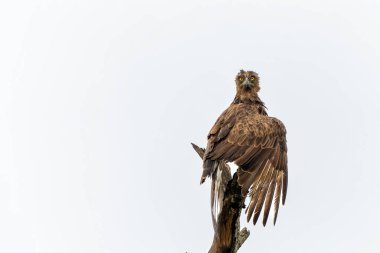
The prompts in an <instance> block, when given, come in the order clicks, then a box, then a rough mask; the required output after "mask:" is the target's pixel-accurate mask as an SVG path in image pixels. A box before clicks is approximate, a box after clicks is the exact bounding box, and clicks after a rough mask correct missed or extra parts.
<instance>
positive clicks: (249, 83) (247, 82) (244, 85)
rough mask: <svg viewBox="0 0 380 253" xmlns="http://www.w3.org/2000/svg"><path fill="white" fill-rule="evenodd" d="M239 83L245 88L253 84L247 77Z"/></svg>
mask: <svg viewBox="0 0 380 253" xmlns="http://www.w3.org/2000/svg"><path fill="white" fill-rule="evenodd" d="M241 85H242V86H243V87H244V88H246V89H249V88H251V87H252V86H253V84H252V83H251V82H249V81H248V79H245V80H244V82H243V83H242V84H241Z"/></svg>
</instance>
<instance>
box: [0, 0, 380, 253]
mask: <svg viewBox="0 0 380 253" xmlns="http://www.w3.org/2000/svg"><path fill="white" fill-rule="evenodd" d="M379 12H380V4H379V2H378V1H375V0H374V1H370V0H362V1H343V0H342V1H338V0H335V1H331V0H328V1H327V0H326V1H320V0H318V1H316V0H315V1H302V0H288V1H283V0H281V1H273V0H265V1H252V0H250V1H248V0H247V1H236V0H235V1H204V0H192V1H186V2H185V1H174V0H172V1H153V0H152V1H68V0H64V1H2V2H1V4H0V29H1V30H0V31H1V33H0V36H1V38H0V154H1V156H0V252H4V253H35V252H36V253H37V252H38V253H61V252H62V253H68V252H70V253H98V252H104V253H118V252H123V253H124V252H127V253H134V252H143V253H144V252H162V253H171V252H173V253H183V252H185V251H188V252H190V253H198V252H206V251H207V250H208V248H209V246H210V244H211V241H212V234H213V233H212V226H211V218H210V211H209V190H210V189H209V182H207V183H206V184H205V185H203V186H202V187H200V186H199V178H200V173H201V160H200V159H199V158H198V157H197V155H196V154H195V152H194V151H193V150H192V148H191V146H190V142H195V143H197V144H199V145H201V146H204V145H205V143H206V135H207V132H208V130H209V129H210V127H211V126H212V124H213V123H214V122H215V120H216V118H217V116H218V115H219V114H220V113H221V112H222V111H223V110H224V109H225V108H226V107H227V106H228V105H229V103H230V102H231V101H232V99H233V96H234V82H233V80H234V76H235V74H236V73H237V72H238V71H239V70H240V69H241V68H244V69H252V70H255V71H257V72H258V73H259V74H260V76H261V81H262V90H261V93H260V94H261V98H262V100H263V101H264V102H265V103H266V105H267V106H268V108H269V113H270V115H273V116H276V117H278V118H280V119H281V120H282V121H283V122H284V123H285V125H286V126H287V128H288V147H289V191H288V198H287V203H286V205H285V207H283V208H281V209H280V213H279V217H278V223H277V225H276V226H275V227H273V225H272V223H270V224H269V225H267V227H266V228H262V225H261V224H260V225H259V226H256V227H253V226H252V225H251V224H249V228H250V230H251V231H252V235H251V237H250V238H249V240H248V241H247V243H246V244H245V245H244V246H243V248H242V249H241V251H240V252H241V253H248V252H291V253H296V252H300V253H304V252H308V253H313V252H315V253H320V252H324V253H328V252H331V253H335V252H345V253H349V252H355V253H356V252H380V218H379V212H380V203H379V202H380V186H379V182H380V162H379V156H380V147H379V142H380V133H379V131H380V118H379V115H380V113H379V111H380V102H379V96H380V88H379V86H380V74H379V68H380V49H379V45H380V32H379V31H380V18H379Z"/></svg>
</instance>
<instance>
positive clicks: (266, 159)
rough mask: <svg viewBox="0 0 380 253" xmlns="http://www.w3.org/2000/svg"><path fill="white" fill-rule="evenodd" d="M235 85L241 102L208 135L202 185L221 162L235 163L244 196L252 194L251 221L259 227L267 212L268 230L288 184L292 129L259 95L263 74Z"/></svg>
mask: <svg viewBox="0 0 380 253" xmlns="http://www.w3.org/2000/svg"><path fill="white" fill-rule="evenodd" d="M235 82H236V96H235V99H234V100H233V102H232V103H231V105H230V106H229V107H228V108H227V109H226V110H225V111H224V112H223V113H222V114H221V115H220V116H219V118H218V119H217V121H216V123H215V124H214V126H213V127H212V128H211V130H210V132H209V134H208V143H207V148H206V151H205V154H204V156H203V174H202V177H201V183H203V182H204V180H205V179H206V177H207V176H213V177H214V175H215V174H216V171H217V170H218V166H219V161H221V160H223V161H227V162H235V164H236V165H238V166H239V168H238V171H237V174H238V182H239V185H240V186H241V187H242V194H243V195H244V196H246V195H248V196H250V201H249V204H248V207H247V208H246V213H247V220H248V221H249V220H250V219H251V218H252V217H253V223H254V224H256V222H257V220H258V218H259V216H260V213H261V211H262V210H263V213H264V214H263V215H264V217H263V225H264V226H265V225H266V222H267V219H268V215H269V211H270V208H271V206H272V202H273V203H274V224H275V223H276V220H277V214H278V208H279V203H280V198H281V195H282V204H284V203H285V198H286V191H287V184H288V183H287V182H288V168H287V147H286V129H285V126H284V125H283V123H282V122H281V121H280V120H278V119H276V118H273V117H269V116H268V115H267V112H266V107H265V105H264V103H263V102H262V101H261V100H260V98H259V96H258V94H257V93H258V91H259V90H260V85H259V77H258V75H257V73H255V72H253V71H244V70H241V71H240V72H239V73H238V74H237V76H236V80H235Z"/></svg>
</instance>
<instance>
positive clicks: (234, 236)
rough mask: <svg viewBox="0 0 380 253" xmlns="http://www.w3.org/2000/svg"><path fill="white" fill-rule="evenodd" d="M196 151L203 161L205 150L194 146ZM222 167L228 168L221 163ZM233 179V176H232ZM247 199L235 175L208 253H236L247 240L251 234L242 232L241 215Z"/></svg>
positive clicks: (226, 192)
mask: <svg viewBox="0 0 380 253" xmlns="http://www.w3.org/2000/svg"><path fill="white" fill-rule="evenodd" d="M192 145H193V148H194V150H195V151H196V152H197V153H198V155H199V156H200V157H201V158H202V159H203V155H204V149H202V148H200V147H198V146H197V145H195V144H192ZM221 163H224V164H222V166H227V167H228V165H227V164H225V162H223V161H221ZM230 178H231V175H230ZM244 201H245V197H244V196H243V195H242V194H241V187H240V186H239V184H238V182H237V174H236V173H235V174H234V175H233V177H232V179H230V180H229V181H228V183H227V186H226V189H225V191H224V197H223V205H222V207H221V208H220V212H219V215H218V217H217V222H216V226H215V228H214V239H213V242H212V245H211V247H210V250H209V251H208V253H236V252H237V251H238V250H239V248H240V247H241V245H242V244H243V243H244V242H245V240H247V238H248V237H249V234H250V232H249V231H248V230H247V228H243V229H242V230H240V214H241V210H242V209H243V208H244V207H245V205H244Z"/></svg>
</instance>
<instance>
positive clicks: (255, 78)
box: [235, 70, 260, 103]
mask: <svg viewBox="0 0 380 253" xmlns="http://www.w3.org/2000/svg"><path fill="white" fill-rule="evenodd" d="M235 82H236V97H235V102H239V103H241V102H242V103H251V102H253V101H256V100H257V97H258V95H257V93H258V92H259V90H260V85H259V75H258V74H257V73H256V72H254V71H244V70H240V72H239V73H238V74H237V75H236V78H235Z"/></svg>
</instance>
